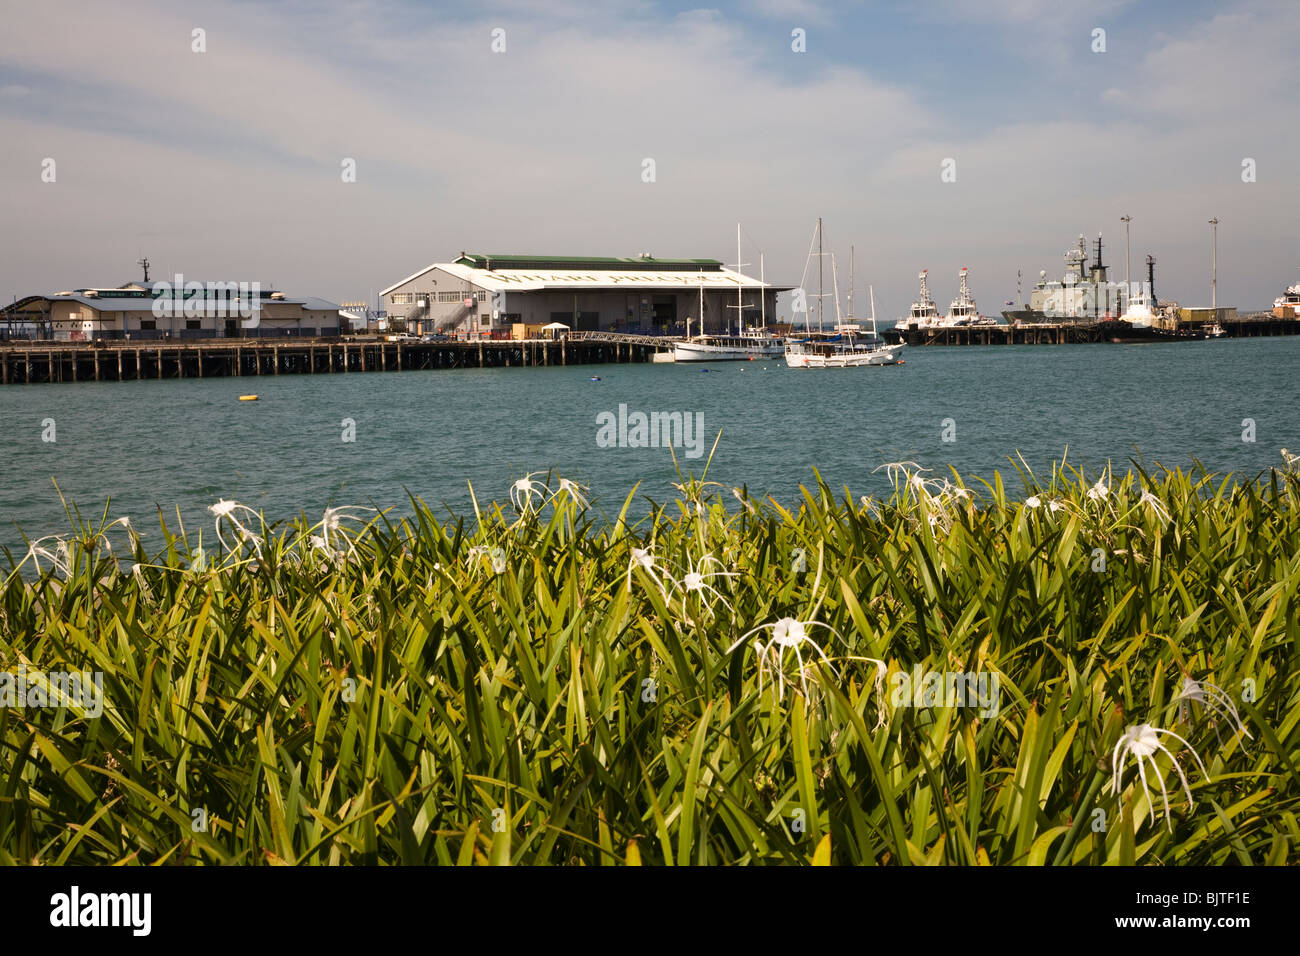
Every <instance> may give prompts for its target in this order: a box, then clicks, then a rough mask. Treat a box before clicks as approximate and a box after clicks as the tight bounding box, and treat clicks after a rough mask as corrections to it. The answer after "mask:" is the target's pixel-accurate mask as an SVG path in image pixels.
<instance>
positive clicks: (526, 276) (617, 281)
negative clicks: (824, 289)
mask: <svg viewBox="0 0 1300 956" xmlns="http://www.w3.org/2000/svg"><path fill="white" fill-rule="evenodd" d="M633 261H636V262H640V263H641V264H642V265H647V264H649V262H650V260H644V259H639V260H633ZM678 261H685V260H678ZM709 261H714V260H709ZM433 269H441V270H442V271H443V272H446V273H447V274H448V275H451V276H453V277H455V278H456V279H460V280H462V281H464V282H466V283H469V284H470V285H473V286H476V287H477V288H480V289H485V290H487V291H489V292H498V291H505V292H512V291H513V292H540V291H544V290H547V289H575V290H576V289H584V290H592V291H595V290H613V289H662V290H666V291H691V292H694V291H697V290H698V289H699V288H700V287H701V286H703V287H704V288H705V289H711V290H712V289H731V290H735V289H736V287H737V286H739V287H740V288H742V289H751V290H754V289H764V288H766V289H768V290H771V291H773V292H785V291H788V290H789V289H791V288H793V287H792V286H778V285H773V284H772V283H770V282H768V283H764V282H760V281H759V280H758V279H755V278H752V277H750V276H747V275H743V274H742V273H739V272H732V271H731V270H730V269H722V268H719V269H713V270H707V271H700V272H688V271H684V270H682V271H676V270H667V271H659V270H656V269H653V268H642V269H635V270H633V269H627V270H624V269H618V270H608V269H549V268H533V269H496V268H494V269H478V268H474V267H472V266H468V265H462V264H460V263H457V262H435V263H433V264H432V265H430V266H428V267H427V268H424V269H421V270H420V271H419V272H417V273H415V274H414V275H411V276H407V277H406V278H405V279H403V280H402V281H401V282H398V283H396V284H394V285H391V286H389V287H388V288H387V289H384V290H383V291H381V292H380V293H379V294H380V295H381V296H383V295H387V294H388V293H390V292H392V291H393V290H394V289H397V288H400V287H401V286H403V285H405V284H406V283H408V282H410V281H412V280H413V279H418V278H419V277H420V276H422V275H424V274H425V273H427V272H430V271H432V270H433Z"/></svg>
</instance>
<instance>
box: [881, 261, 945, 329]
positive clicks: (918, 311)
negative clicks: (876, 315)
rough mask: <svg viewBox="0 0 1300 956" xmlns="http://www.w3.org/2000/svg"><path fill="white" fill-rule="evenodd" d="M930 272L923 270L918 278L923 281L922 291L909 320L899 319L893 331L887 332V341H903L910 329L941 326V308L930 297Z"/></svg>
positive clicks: (914, 303)
mask: <svg viewBox="0 0 1300 956" xmlns="http://www.w3.org/2000/svg"><path fill="white" fill-rule="evenodd" d="M929 271H930V270H929V269H922V270H921V272H920V274H919V275H918V276H917V278H919V279H920V280H921V291H920V292H919V293H917V296H916V301H915V302H913V303H912V308H911V309H910V310H909V311H908V313H907V318H905V319H899V320H898V321H897V322H895V323H894V327H893V328H892V329H889V330H886V335H885V339H886V340H887V341H889V342H899V341H901V340H902V338H903V334H904V333H905V332H907V330H908V329H932V328H935V327H936V326H937V325H938V324H939V308H938V306H936V305H935V304H934V299H932V298H931V297H930V289H929V287H928V286H927V285H926V274H927V273H928V272H929Z"/></svg>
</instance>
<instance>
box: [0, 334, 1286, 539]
mask: <svg viewBox="0 0 1300 956" xmlns="http://www.w3.org/2000/svg"><path fill="white" fill-rule="evenodd" d="M708 368H709V369H710V371H709V372H707V373H705V372H703V371H702V370H701V368H700V367H698V366H690V365H685V366H673V365H617V366H615V365H605V366H569V367H567V368H530V369H522V368H511V369H485V370H456V371H435V372H400V373H387V374H384V373H375V374H364V375H317V376H278V377H265V376H264V377H261V378H257V379H251V378H243V379H238V378H230V379H204V380H185V381H174V380H172V381H162V382H159V381H142V382H121V383H98V384H97V383H80V384H62V385H27V386H7V387H4V388H0V407H3V412H4V426H3V429H0V479H2V480H0V545H3V546H6V547H9V548H18V547H20V546H21V541H22V535H21V534H20V531H19V529H21V531H22V532H25V533H26V534H27V535H29V536H30V537H33V538H35V537H38V536H41V535H45V534H51V533H57V532H61V531H65V530H66V529H67V522H66V519H65V518H64V516H63V511H62V505H61V503H60V501H59V497H58V494H57V492H56V490H55V487H54V485H53V483H52V481H51V479H55V480H57V482H58V485H59V488H61V489H62V491H63V493H64V495H65V496H66V497H67V498H68V500H69V501H73V502H75V503H76V504H77V505H79V506H80V507H81V508H82V509H83V512H84V511H94V512H98V511H99V510H102V508H103V507H104V502H105V500H106V499H108V498H111V499H112V506H111V510H110V515H111V516H112V517H117V516H120V515H129V516H130V517H131V519H132V521H133V522H134V523H136V524H137V526H140V527H143V528H144V529H146V530H148V529H150V527H152V528H153V529H155V530H154V534H153V535H150V537H149V538H147V539H146V543H148V541H149V540H150V539H154V540H157V531H156V528H157V520H156V514H157V508H158V507H161V508H163V510H164V511H165V512H166V513H167V514H168V515H169V517H171V516H174V515H175V513H176V509H177V507H179V508H180V511H181V514H182V516H183V517H184V519H185V521H186V523H187V525H189V526H191V527H194V528H197V527H200V526H203V527H210V525H211V516H210V515H208V514H207V512H206V510H205V509H206V508H207V506H208V505H210V504H212V503H213V502H215V501H216V500H217V499H218V498H227V499H234V500H237V501H239V502H241V503H243V504H247V505H250V506H252V507H254V508H258V509H261V510H263V511H264V512H265V514H266V516H267V518H268V519H269V520H277V519H283V518H288V517H292V516H295V515H297V514H299V513H300V512H305V513H306V514H307V515H308V516H309V517H311V519H312V520H313V521H316V520H319V517H320V513H321V511H322V510H323V509H324V508H325V507H326V506H327V505H341V504H367V505H375V506H378V507H390V506H392V507H396V508H397V509H398V510H399V511H401V510H402V509H404V508H405V507H406V492H407V491H408V490H409V492H410V493H411V494H413V495H417V496H419V497H421V498H423V499H424V500H425V501H426V502H428V503H429V504H431V505H435V506H436V505H439V504H440V503H443V502H445V503H446V504H447V505H448V506H449V507H450V508H451V509H453V510H455V511H457V512H462V511H464V510H465V509H466V508H467V506H468V502H469V492H468V487H467V484H466V483H467V482H472V483H473V487H474V490H475V493H476V494H477V496H478V497H479V500H480V501H487V500H490V499H494V498H495V499H497V500H502V501H505V500H506V498H507V494H508V491H509V488H510V485H511V483H512V482H513V481H514V480H515V479H517V478H519V477H522V476H523V475H524V474H526V473H528V472H545V471H547V470H548V469H554V470H555V472H556V473H557V474H559V475H563V476H565V477H568V478H572V479H574V480H577V481H579V482H580V483H581V484H583V485H585V486H588V487H589V488H590V493H589V496H590V497H591V498H592V499H593V501H594V504H595V506H596V507H597V508H600V509H603V510H604V511H606V512H608V513H617V511H618V508H619V506H620V505H621V503H622V500H623V498H624V497H625V496H626V495H627V494H628V492H629V491H630V490H631V489H632V487H633V485H635V484H636V483H637V482H638V481H639V482H641V488H640V493H641V494H645V495H649V496H650V497H652V498H654V499H656V500H658V501H663V500H666V499H669V498H670V497H671V496H672V494H673V488H672V484H671V483H672V482H673V481H674V480H676V472H675V470H674V467H673V463H672V459H671V457H670V455H669V452H668V450H667V449H664V448H631V447H599V446H598V444H597V416H598V415H599V414H600V413H601V412H610V413H613V414H615V415H617V413H618V407H619V405H620V403H623V404H626V405H627V406H628V410H629V412H632V411H643V412H646V413H650V412H656V411H658V412H688V413H691V414H692V415H693V414H695V413H699V414H701V415H702V416H703V422H704V432H705V433H706V435H707V440H706V442H705V456H707V453H708V448H709V446H711V445H712V441H713V439H714V437H716V435H717V433H718V432H719V431H721V432H722V438H721V441H720V443H719V445H718V450H717V454H716V455H715V457H714V460H713V464H712V466H711V468H710V471H709V475H708V477H709V478H710V479H713V480H717V481H719V482H721V483H722V484H724V485H726V486H727V487H732V486H737V485H748V487H749V489H750V491H751V493H756V494H771V495H773V496H775V497H776V498H777V499H778V500H781V501H790V500H792V499H793V498H794V497H795V495H796V494H797V492H798V486H799V484H800V483H801V482H809V481H811V480H812V479H813V469H814V467H815V468H817V469H818V470H819V471H820V472H821V474H822V476H823V477H824V478H825V479H826V480H827V481H828V482H829V483H830V484H831V485H832V486H833V487H836V488H839V487H841V486H842V485H845V484H847V485H848V486H849V487H850V488H851V490H852V491H853V492H854V493H855V494H865V493H878V492H879V491H881V490H882V489H884V488H885V487H886V486H885V484H884V478H883V475H882V474H873V471H872V470H873V469H874V468H876V467H877V466H878V465H880V464H881V463H883V462H887V461H895V460H901V459H910V460H914V461H916V462H919V463H921V464H922V465H925V466H927V467H931V468H934V469H935V470H936V471H937V472H940V473H942V472H943V471H944V470H945V469H946V467H947V466H948V465H952V466H955V467H956V468H957V469H959V470H960V471H961V472H962V473H963V474H972V473H973V474H978V475H981V476H985V477H989V476H991V474H992V472H993V471H994V470H995V469H1000V470H1002V471H1003V473H1004V474H1007V473H1009V472H1011V465H1010V463H1009V461H1008V459H1009V458H1012V457H1014V456H1015V455H1016V454H1017V452H1019V453H1020V454H1021V455H1023V456H1024V458H1025V460H1026V461H1027V462H1028V463H1029V464H1030V465H1031V466H1032V467H1033V468H1034V469H1035V470H1036V471H1048V470H1050V465H1051V462H1052V461H1053V460H1058V459H1060V457H1061V456H1062V454H1063V453H1064V451H1065V449H1066V447H1067V446H1068V448H1069V461H1070V462H1071V463H1072V464H1075V465H1080V466H1083V467H1085V468H1087V469H1088V470H1089V471H1090V472H1094V471H1097V470H1099V469H1101V468H1103V467H1105V465H1106V463H1107V462H1113V463H1114V465H1115V466H1116V467H1118V468H1121V469H1122V468H1125V467H1127V465H1128V459H1129V458H1130V457H1135V456H1136V455H1137V454H1138V452H1137V449H1139V448H1140V449H1141V457H1142V459H1143V460H1144V461H1145V462H1146V463H1148V464H1153V463H1156V462H1159V463H1160V464H1163V465H1165V466H1167V467H1171V468H1172V467H1175V466H1182V467H1190V466H1191V465H1192V464H1193V459H1198V460H1199V461H1200V462H1202V463H1203V464H1204V465H1205V466H1206V467H1207V468H1208V469H1210V470H1211V471H1221V472H1225V471H1232V472H1237V473H1240V474H1242V475H1244V476H1248V477H1254V476H1256V475H1258V474H1259V473H1260V472H1261V471H1263V470H1264V469H1266V468H1269V467H1272V466H1276V465H1280V464H1281V457H1280V454H1279V449H1280V448H1282V447H1289V448H1291V449H1292V450H1297V449H1300V415H1298V414H1297V410H1296V404H1295V397H1296V389H1295V384H1296V381H1297V374H1296V373H1297V368H1300V339H1290V338H1281V339H1250V340H1233V341H1217V342H1196V343H1180V344H1170V345H1165V344H1160V345H1132V346H1116V345H1097V346H1059V347H1043V346H1019V347H1006V348H992V347H988V348H949V349H942V348H929V349H924V348H916V349H911V350H908V353H907V363H906V365H904V366H899V367H890V368H868V369H843V370H789V369H786V368H785V367H784V363H776V362H763V363H758V362H751V363H721V364H718V365H714V366H708ZM593 375H598V376H600V378H601V381H599V382H592V381H590V380H589V379H590V377H591V376H593ZM249 391H256V392H258V393H259V394H260V395H261V401H258V402H240V401H238V400H237V397H238V396H239V395H240V394H241V393H244V392H249ZM1247 418H1250V419H1253V420H1254V421H1255V428H1256V433H1255V439H1256V440H1255V441H1254V442H1248V441H1243V425H1242V422H1243V419H1247ZM46 419H53V420H54V429H55V432H54V437H55V438H56V440H55V441H53V442H47V441H43V440H42V436H43V433H48V428H47V427H46V426H43V424H42V423H43V421H45V420H46ZM344 419H352V420H354V421H355V423H356V427H355V441H352V442H345V441H343V440H342V439H343V436H344V427H343V425H342V422H343V420H344ZM945 419H952V425H953V426H955V434H953V431H954V429H953V428H949V429H948V432H949V436H950V437H955V441H944V432H945V428H944V420H945ZM686 451H687V449H684V448H683V449H679V450H678V457H679V460H680V462H681V464H682V467H683V469H684V470H689V471H693V472H695V473H696V474H699V473H700V471H701V470H702V469H703V465H704V461H705V458H704V457H701V458H697V459H692V458H688V457H686V456H685V453H686ZM542 477H544V476H542ZM1010 480H1011V481H1012V482H1013V483H1016V484H1018V480H1017V479H1015V478H1014V477H1012V478H1011V479H1010Z"/></svg>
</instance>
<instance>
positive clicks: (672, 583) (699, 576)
mask: <svg viewBox="0 0 1300 956" xmlns="http://www.w3.org/2000/svg"><path fill="white" fill-rule="evenodd" d="M710 562H712V563H713V564H716V565H717V566H718V567H719V568H722V567H725V565H724V564H723V563H722V562H721V561H719V560H718V559H717V558H715V557H714V556H713V555H706V556H705V557H704V559H703V560H702V561H700V564H699V566H698V567H696V565H695V563H694V562H693V561H692V560H691V559H690V557H689V556H688V557H687V559H686V574H684V575H682V579H681V580H680V581H678V580H677V579H676V578H674V577H673V576H672V575H671V574H667V573H666V572H665V577H667V578H668V581H669V585H668V591H667V594H666V595H665V597H669V598H671V596H672V594H673V592H674V591H679V592H680V593H681V604H682V610H683V612H685V609H686V598H687V597H688V596H689V595H691V594H695V595H697V596H698V597H699V598H700V601H701V602H702V603H703V604H704V607H705V608H707V609H708V611H709V614H710V615H712V614H713V607H712V601H710V600H709V595H710V594H712V595H713V598H714V599H716V600H718V601H721V602H722V604H723V605H725V606H726V608H727V610H729V611H733V613H734V609H733V608H732V606H731V604H730V602H729V601H727V599H726V598H725V597H723V596H722V593H721V592H720V591H718V589H717V588H715V587H714V586H713V585H712V584H709V583H708V579H709V578H733V577H735V576H736V574H735V572H733V571H711V572H707V573H706V572H705V571H704V568H706V567H707V566H708V565H709V563H710Z"/></svg>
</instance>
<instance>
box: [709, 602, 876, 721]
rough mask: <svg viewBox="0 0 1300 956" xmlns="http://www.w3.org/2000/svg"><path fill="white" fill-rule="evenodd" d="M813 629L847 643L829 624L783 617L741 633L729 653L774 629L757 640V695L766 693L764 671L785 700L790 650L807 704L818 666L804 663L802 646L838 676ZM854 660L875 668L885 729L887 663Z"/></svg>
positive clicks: (863, 659)
mask: <svg viewBox="0 0 1300 956" xmlns="http://www.w3.org/2000/svg"><path fill="white" fill-rule="evenodd" d="M814 627H824V628H826V629H827V630H828V631H830V632H831V633H832V634H834V635H835V636H836V637H838V638H839V639H840V640H841V641H843V640H844V637H843V635H841V634H840V632H839V631H837V630H836V629H835V628H833V627H831V626H830V625H829V624H823V623H822V622H821V621H800V620H797V619H795V618H792V617H783V618H780V619H779V620H776V621H773V622H772V623H771V624H762V625H760V626H758V627H756V628H753V629H752V630H750V631H747V632H746V633H744V634H742V635H741V636H740V638H739V639H738V640H737V641H736V642H735V643H734V644H732V645H731V646H730V647H729V648H727V650H726V653H728V654H730V653H731V652H732V651H734V650H735V649H736V648H737V647H739V646H740V645H742V644H744V643H745V641H747V640H748V639H749V638H750V636H751V635H753V634H758V633H760V632H762V631H766V630H767V629H768V628H771V630H772V634H771V637H770V638H769V639H768V640H766V641H764V640H762V639H761V638H760V639H758V640H755V641H754V651H755V653H756V654H757V656H758V692H759V693H760V694H762V693H763V672H764V671H765V670H768V671H771V672H772V673H774V674H775V675H776V681H777V700H782V699H784V697H785V668H784V666H783V665H784V663H785V653H786V651H788V650H789V651H793V652H794V657H795V661H796V663H797V664H798V671H799V684H800V688H801V690H802V693H803V697H804V700H805V701H807V700H808V699H809V698H808V668H809V667H811V666H812V665H813V664H814V663H815V660H814V659H813V658H811V656H810V658H809V660H808V661H807V662H805V661H804V658H803V651H802V650H801V648H802V647H803V645H805V644H806V645H807V646H808V647H809V648H811V649H812V650H813V651H815V652H816V653H817V655H818V656H819V657H820V658H821V659H822V661H823V662H824V663H825V664H826V666H827V667H829V668H830V670H831V673H832V674H837V672H836V670H835V666H834V665H833V664H832V663H831V661H830V658H829V657H827V656H826V652H825V651H824V650H823V649H822V647H821V646H820V645H819V644H818V643H817V642H816V641H814V640H813V639H812V638H811V637H809V636H808V631H809V630H810V629H811V628H814ZM852 659H853V660H862V661H867V662H869V663H872V664H875V665H876V678H875V694H876V701H877V705H878V708H879V711H880V718H879V720H878V722H877V724H876V726H877V727H880V726H883V724H884V722H885V713H884V704H883V695H884V687H885V672H886V670H887V669H888V668H887V667H886V665H885V662H884V661H880V660H876V659H875V658H872V657H855V658H852ZM837 676H838V675H837Z"/></svg>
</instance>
